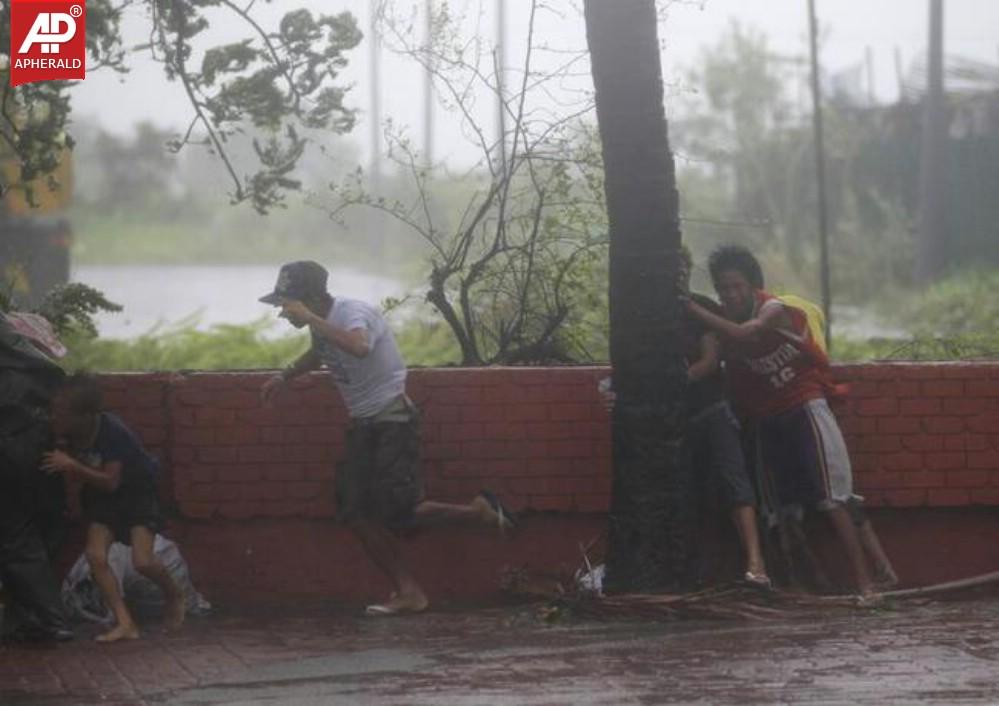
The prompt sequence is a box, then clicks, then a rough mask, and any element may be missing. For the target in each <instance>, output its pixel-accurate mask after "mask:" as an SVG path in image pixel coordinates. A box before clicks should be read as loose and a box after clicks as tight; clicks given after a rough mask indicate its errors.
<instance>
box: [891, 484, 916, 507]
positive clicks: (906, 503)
mask: <svg viewBox="0 0 999 706" xmlns="http://www.w3.org/2000/svg"><path fill="white" fill-rule="evenodd" d="M883 498H884V504H885V505H887V506H888V507H920V506H923V505H926V499H927V492H926V490H923V489H916V488H910V489H906V490H886V491H884V494H883Z"/></svg>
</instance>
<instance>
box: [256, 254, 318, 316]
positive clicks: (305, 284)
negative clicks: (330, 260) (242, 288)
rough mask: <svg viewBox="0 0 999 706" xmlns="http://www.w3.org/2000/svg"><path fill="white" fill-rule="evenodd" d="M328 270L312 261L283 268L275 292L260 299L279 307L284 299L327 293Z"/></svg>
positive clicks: (297, 262) (299, 261)
mask: <svg viewBox="0 0 999 706" xmlns="http://www.w3.org/2000/svg"><path fill="white" fill-rule="evenodd" d="M328 276H329V273H328V272H327V271H326V268H325V267H323V266H322V265H320V264H319V263H318V262H313V261H312V260H298V261H296V262H289V263H286V264H284V265H282V266H281V271H280V272H278V278H277V283H276V284H275V285H274V291H273V292H271V293H270V294H265V295H264V296H262V297H260V299H259V301H262V302H263V303H264V304H273V305H275V306H277V305H278V304H280V303H281V300H282V299H298V300H302V299H307V298H309V297H315V296H319V295H321V294H325V293H326V279H327V277H328Z"/></svg>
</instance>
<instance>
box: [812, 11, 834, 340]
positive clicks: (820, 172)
mask: <svg viewBox="0 0 999 706" xmlns="http://www.w3.org/2000/svg"><path fill="white" fill-rule="evenodd" d="M818 34H819V24H818V20H817V19H816V15H815V0H808V36H809V44H810V46H811V55H812V127H813V130H814V133H815V172H816V188H817V189H818V196H819V270H820V273H819V274H820V278H821V282H822V312H823V313H824V314H825V317H826V342H827V344H828V346H829V348H830V349H831V348H832V289H831V286H830V283H829V280H830V278H829V215H828V206H827V204H826V150H825V139H824V136H823V127H822V85H821V82H820V80H819V38H818Z"/></svg>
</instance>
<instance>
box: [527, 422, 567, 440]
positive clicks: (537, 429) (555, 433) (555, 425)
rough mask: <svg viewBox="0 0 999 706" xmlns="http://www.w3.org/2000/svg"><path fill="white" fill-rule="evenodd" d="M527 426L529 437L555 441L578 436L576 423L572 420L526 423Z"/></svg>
mask: <svg viewBox="0 0 999 706" xmlns="http://www.w3.org/2000/svg"><path fill="white" fill-rule="evenodd" d="M525 428H526V429H525V431H526V435H527V438H528V439H539V440H551V441H555V440H562V439H572V438H575V436H576V433H575V429H576V425H575V424H572V423H570V422H540V423H535V424H526V425H525Z"/></svg>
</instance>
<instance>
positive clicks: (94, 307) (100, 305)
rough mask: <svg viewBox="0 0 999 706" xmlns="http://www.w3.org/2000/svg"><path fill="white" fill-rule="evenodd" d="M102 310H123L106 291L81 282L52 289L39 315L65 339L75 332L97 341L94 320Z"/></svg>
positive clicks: (40, 307) (43, 302)
mask: <svg viewBox="0 0 999 706" xmlns="http://www.w3.org/2000/svg"><path fill="white" fill-rule="evenodd" d="M102 311H121V306H120V305H118V304H115V303H114V302H110V301H108V300H107V298H106V297H105V296H104V294H103V293H102V292H99V291H97V290H96V289H94V288H93V287H90V286H88V285H86V284H80V283H79V282H70V283H69V284H64V285H60V286H58V287H55V288H54V289H52V290H51V291H50V292H49V293H48V294H46V295H45V299H44V300H43V301H42V304H41V306H39V307H38V310H37V311H36V312H35V313H37V314H41V315H42V316H44V317H45V318H46V319H48V320H49V323H51V324H52V326H53V328H55V331H56V334H58V335H60V336H62V335H66V334H68V333H70V332H72V331H73V330H76V331H79V332H80V333H81V334H82V335H84V336H86V337H89V338H94V337H96V336H97V328H96V326H94V320H93V317H94V315H95V314H97V313H99V312H102Z"/></svg>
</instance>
